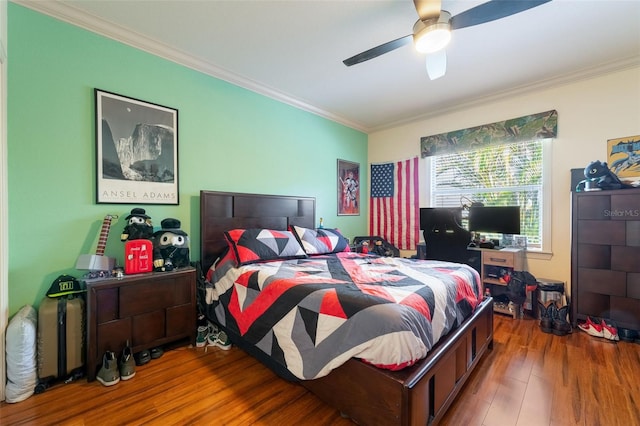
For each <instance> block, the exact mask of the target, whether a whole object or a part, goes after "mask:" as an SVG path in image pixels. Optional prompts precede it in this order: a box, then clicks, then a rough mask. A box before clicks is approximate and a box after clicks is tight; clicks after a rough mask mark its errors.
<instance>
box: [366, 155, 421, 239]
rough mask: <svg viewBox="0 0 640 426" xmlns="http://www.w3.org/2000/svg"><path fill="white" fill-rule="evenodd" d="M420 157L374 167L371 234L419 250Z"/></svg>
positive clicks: (372, 169) (370, 220)
mask: <svg viewBox="0 0 640 426" xmlns="http://www.w3.org/2000/svg"><path fill="white" fill-rule="evenodd" d="M419 202H420V195H419V192H418V157H414V158H411V159H409V160H403V161H398V162H395V163H385V164H372V165H371V200H370V204H369V205H370V214H369V218H370V219H369V234H370V235H377V236H380V237H382V238H384V239H385V240H387V241H389V242H390V243H391V244H393V245H394V246H396V247H397V248H399V249H400V250H415V249H416V247H417V244H418V241H419V238H420V236H419V233H420V229H419V227H420V224H419V217H420V206H419Z"/></svg>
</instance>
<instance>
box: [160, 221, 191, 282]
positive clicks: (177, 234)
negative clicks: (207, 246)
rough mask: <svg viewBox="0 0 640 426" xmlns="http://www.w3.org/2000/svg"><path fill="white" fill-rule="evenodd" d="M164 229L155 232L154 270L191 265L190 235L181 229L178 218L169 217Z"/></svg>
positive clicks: (169, 269)
mask: <svg viewBox="0 0 640 426" xmlns="http://www.w3.org/2000/svg"><path fill="white" fill-rule="evenodd" d="M161 225H162V229H161V230H160V231H156V232H154V233H153V237H152V238H151V241H153V270H154V271H156V272H165V271H172V270H173V269H175V268H181V267H184V266H189V236H188V235H187V233H186V232H184V231H182V230H181V229H180V221H179V220H178V219H173V218H167V219H164V220H163V221H162V222H161Z"/></svg>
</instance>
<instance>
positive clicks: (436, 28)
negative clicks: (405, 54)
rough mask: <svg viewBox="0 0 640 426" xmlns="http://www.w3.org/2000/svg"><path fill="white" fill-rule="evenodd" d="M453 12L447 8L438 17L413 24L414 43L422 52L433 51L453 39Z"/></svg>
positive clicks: (441, 47) (442, 47)
mask: <svg viewBox="0 0 640 426" xmlns="http://www.w3.org/2000/svg"><path fill="white" fill-rule="evenodd" d="M450 20H451V14H450V13H449V12H447V11H446V10H443V11H441V12H440V16H439V17H438V19H427V20H424V21H422V20H420V19H418V21H416V23H415V24H414V25H413V43H414V45H415V47H416V50H417V51H418V52H421V53H433V52H437V51H438V50H441V49H444V47H445V46H446V45H447V44H449V41H451V24H450V23H449V21H450Z"/></svg>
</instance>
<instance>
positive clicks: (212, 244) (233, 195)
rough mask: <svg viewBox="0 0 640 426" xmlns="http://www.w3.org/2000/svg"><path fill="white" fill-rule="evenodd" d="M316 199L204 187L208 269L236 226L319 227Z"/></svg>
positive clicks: (203, 242) (203, 244) (203, 253)
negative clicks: (213, 189)
mask: <svg viewBox="0 0 640 426" xmlns="http://www.w3.org/2000/svg"><path fill="white" fill-rule="evenodd" d="M315 223H316V199H315V198H313V197H295V196H287V195H261V194H243V193H239V192H218V191H200V260H201V262H202V270H203V271H206V270H208V269H209V267H210V266H211V265H212V264H213V262H214V261H215V260H216V259H217V258H218V256H220V254H222V253H223V252H224V250H225V249H226V248H227V242H226V240H225V239H224V231H228V230H230V229H235V228H268V229H278V230H286V229H287V228H288V226H289V225H297V226H302V227H305V228H315Z"/></svg>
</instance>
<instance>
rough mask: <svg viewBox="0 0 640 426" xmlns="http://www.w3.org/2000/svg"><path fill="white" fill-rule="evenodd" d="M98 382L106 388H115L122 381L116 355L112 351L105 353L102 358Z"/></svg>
mask: <svg viewBox="0 0 640 426" xmlns="http://www.w3.org/2000/svg"><path fill="white" fill-rule="evenodd" d="M96 380H98V381H99V382H100V383H102V384H103V385H105V386H113V385H115V384H116V383H118V382H119V381H120V372H119V371H118V360H117V359H116V354H114V353H113V352H111V351H107V352H105V353H104V355H103V356H102V367H100V371H98V375H97V376H96Z"/></svg>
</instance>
